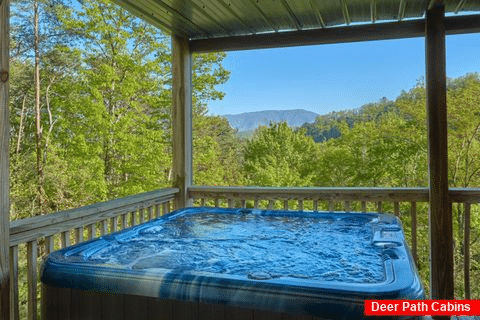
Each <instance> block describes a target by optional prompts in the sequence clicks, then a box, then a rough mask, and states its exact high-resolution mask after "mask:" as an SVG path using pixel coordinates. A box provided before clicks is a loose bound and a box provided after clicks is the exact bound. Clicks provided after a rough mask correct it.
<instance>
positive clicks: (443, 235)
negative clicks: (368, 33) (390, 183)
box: [425, 1, 454, 319]
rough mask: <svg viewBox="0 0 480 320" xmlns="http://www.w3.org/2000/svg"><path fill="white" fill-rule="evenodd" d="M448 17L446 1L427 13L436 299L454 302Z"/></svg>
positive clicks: (432, 257)
mask: <svg viewBox="0 0 480 320" xmlns="http://www.w3.org/2000/svg"><path fill="white" fill-rule="evenodd" d="M444 18H445V5H444V4H443V2H442V1H432V3H431V5H430V7H429V8H428V10H427V13H426V26H425V29H426V30H425V33H426V43H425V50H426V85H427V127H428V129H427V130H428V169H429V184H430V214H429V220H430V249H431V251H430V265H431V273H430V287H431V296H432V299H453V290H454V286H453V234H452V208H451V204H450V201H449V198H448V152H447V151H448V149H447V148H448V144H447V81H446V80H447V78H446V71H445V69H446V68H445V25H444ZM437 318H438V319H443V318H445V319H447V318H448V319H449V317H435V319H437Z"/></svg>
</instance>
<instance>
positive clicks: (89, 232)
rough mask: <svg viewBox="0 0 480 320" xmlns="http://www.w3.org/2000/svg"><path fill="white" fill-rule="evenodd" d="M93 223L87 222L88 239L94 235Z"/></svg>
mask: <svg viewBox="0 0 480 320" xmlns="http://www.w3.org/2000/svg"><path fill="white" fill-rule="evenodd" d="M93 228H94V225H93V223H92V224H89V225H88V226H87V239H88V240H92V239H93V236H94V229H93Z"/></svg>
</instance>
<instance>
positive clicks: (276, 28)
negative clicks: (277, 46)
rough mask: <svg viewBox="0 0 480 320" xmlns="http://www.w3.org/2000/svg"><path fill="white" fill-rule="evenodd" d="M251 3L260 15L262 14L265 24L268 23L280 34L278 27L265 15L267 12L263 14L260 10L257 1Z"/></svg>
mask: <svg viewBox="0 0 480 320" xmlns="http://www.w3.org/2000/svg"><path fill="white" fill-rule="evenodd" d="M250 3H251V4H253V6H254V7H255V9H257V11H258V13H260V15H261V16H262V18H263V20H264V21H265V23H267V24H268V26H269V27H270V28H271V29H272V30H274V31H275V32H278V27H277V26H276V25H275V24H274V23H273V22H272V21H271V20H270V18H269V17H268V16H267V15H266V14H265V12H263V10H262V8H260V6H259V5H258V3H257V1H256V0H250Z"/></svg>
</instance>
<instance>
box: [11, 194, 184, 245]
mask: <svg viewBox="0 0 480 320" xmlns="http://www.w3.org/2000/svg"><path fill="white" fill-rule="evenodd" d="M178 192H179V189H177V188H168V189H160V190H155V191H150V192H145V193H141V194H136V195H132V196H127V197H124V198H121V199H114V200H110V201H106V202H101V203H95V204H92V205H88V206H85V207H81V208H75V209H69V210H64V211H58V212H54V213H51V214H47V215H44V216H36V217H32V218H27V219H21V220H15V221H12V222H11V223H10V246H13V245H17V244H19V243H24V242H27V241H32V240H35V239H37V238H39V237H45V236H49V235H53V234H56V233H59V232H63V231H67V230H71V229H72V228H76V227H78V226H81V225H87V224H90V223H95V222H97V221H99V220H102V219H106V218H109V217H112V216H116V215H119V214H122V213H128V212H131V211H134V210H137V209H141V208H146V207H149V206H152V205H155V204H158V203H162V202H164V201H168V200H173V199H174V197H175V195H176V194H177V193H178Z"/></svg>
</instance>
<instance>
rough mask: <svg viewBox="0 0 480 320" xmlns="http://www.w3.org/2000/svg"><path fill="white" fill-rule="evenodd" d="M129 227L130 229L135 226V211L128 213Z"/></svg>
mask: <svg viewBox="0 0 480 320" xmlns="http://www.w3.org/2000/svg"><path fill="white" fill-rule="evenodd" d="M130 225H131V226H132V227H133V226H136V225H137V211H132V212H130Z"/></svg>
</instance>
